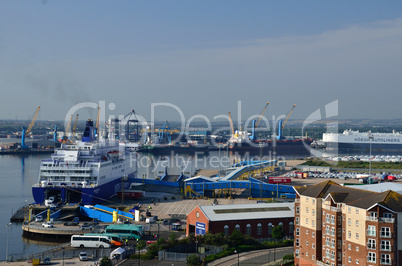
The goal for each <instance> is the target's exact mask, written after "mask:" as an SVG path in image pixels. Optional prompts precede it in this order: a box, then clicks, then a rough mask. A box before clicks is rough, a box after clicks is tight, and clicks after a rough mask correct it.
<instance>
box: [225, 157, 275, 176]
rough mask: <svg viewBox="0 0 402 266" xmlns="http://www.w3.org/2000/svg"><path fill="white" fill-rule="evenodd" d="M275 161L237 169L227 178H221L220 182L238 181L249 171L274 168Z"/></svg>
mask: <svg viewBox="0 0 402 266" xmlns="http://www.w3.org/2000/svg"><path fill="white" fill-rule="evenodd" d="M276 163H277V160H271V161H264V162H258V163H254V164H248V165H245V166H242V167H239V168H237V169H236V170H234V171H232V172H230V173H229V174H228V175H227V176H225V177H223V178H221V180H234V179H239V178H240V177H241V176H242V175H243V174H246V173H248V172H251V171H255V170H260V169H263V168H267V167H274V166H276Z"/></svg>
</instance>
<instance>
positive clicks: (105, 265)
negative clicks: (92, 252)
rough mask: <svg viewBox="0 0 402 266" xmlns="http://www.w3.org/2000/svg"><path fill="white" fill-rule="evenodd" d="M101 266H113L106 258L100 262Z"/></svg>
mask: <svg viewBox="0 0 402 266" xmlns="http://www.w3.org/2000/svg"><path fill="white" fill-rule="evenodd" d="M100 266H113V264H112V261H111V260H110V259H109V258H108V257H106V256H104V257H103V258H102V259H101V261H100Z"/></svg>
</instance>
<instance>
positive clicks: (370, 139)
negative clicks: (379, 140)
mask: <svg viewBox="0 0 402 266" xmlns="http://www.w3.org/2000/svg"><path fill="white" fill-rule="evenodd" d="M368 137H369V141H370V158H369V177H370V176H371V141H372V140H373V139H374V137H373V136H372V135H371V132H369V134H368Z"/></svg>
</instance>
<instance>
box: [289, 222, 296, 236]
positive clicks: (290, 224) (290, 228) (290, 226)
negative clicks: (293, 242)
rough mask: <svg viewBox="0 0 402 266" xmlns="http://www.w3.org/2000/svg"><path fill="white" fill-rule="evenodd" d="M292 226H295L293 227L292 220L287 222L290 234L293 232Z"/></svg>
mask: <svg viewBox="0 0 402 266" xmlns="http://www.w3.org/2000/svg"><path fill="white" fill-rule="evenodd" d="M294 228H295V227H294V225H293V222H290V223H289V234H291V235H292V234H293V231H294Z"/></svg>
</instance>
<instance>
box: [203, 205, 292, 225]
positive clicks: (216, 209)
mask: <svg viewBox="0 0 402 266" xmlns="http://www.w3.org/2000/svg"><path fill="white" fill-rule="evenodd" d="M199 208H200V209H201V210H202V212H203V213H204V214H205V216H206V217H207V218H208V219H209V220H210V221H212V222H214V221H228V220H244V219H248V220H253V219H269V218H292V217H294V208H295V204H294V203H293V202H291V203H258V204H241V205H240V204H238V205H211V206H199Z"/></svg>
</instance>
